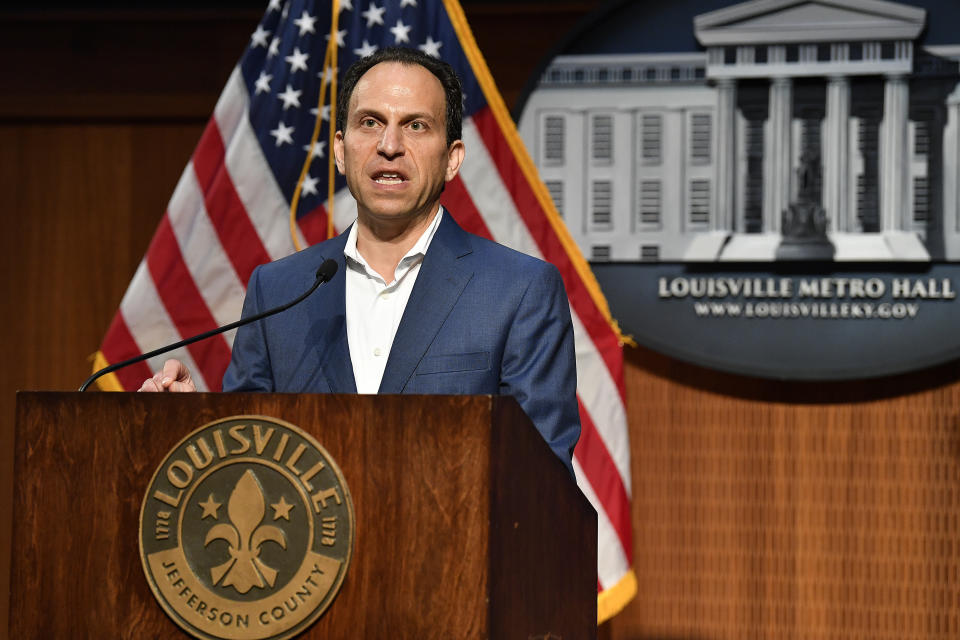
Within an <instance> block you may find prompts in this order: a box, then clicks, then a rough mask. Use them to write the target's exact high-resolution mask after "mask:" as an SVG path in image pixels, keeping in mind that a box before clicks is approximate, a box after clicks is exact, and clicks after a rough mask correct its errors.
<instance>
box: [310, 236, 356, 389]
mask: <svg viewBox="0 0 960 640" xmlns="http://www.w3.org/2000/svg"><path fill="white" fill-rule="evenodd" d="M347 233H348V231H347V232H344V233H343V234H341V235H340V236H338V237H337V238H336V240H335V241H334V243H331V249H330V251H329V252H328V253H329V254H330V255H328V256H326V257H330V258H333V259H334V260H336V261H337V266H338V269H337V273H336V275H334V277H333V279H332V280H330V281H329V282H327V283H326V284H324V285H323V287H324V289H325V291H324V294H325V295H322V296H317V295H314V296H311V298H312V299H310V300H309V303H310V305H311V307H312V308H311V309H309V310H308V314H307V317H308V318H310V331H309V333H308V340H309V343H308V345H307V346H308V348H312V349H314V350H315V353H316V357H317V360H316V363H317V365H318V366H317V371H316V372H315V373H314V375H315V376H316V378H317V379H318V381H319V380H321V379H325V380H326V382H327V385H328V386H329V388H330V392H331V393H356V392H357V383H356V380H355V379H354V377H353V364H352V363H351V361H350V346H349V343H348V342H347V321H346V290H347V288H346V282H347V277H346V276H347V267H346V259H345V257H344V255H343V247H344V245H345V244H346V236H347ZM318 293H319V292H318ZM319 387H320V385H317V384H310V385H309V386H308V388H307V389H306V390H308V391H322V390H323V389H322V388H319Z"/></svg>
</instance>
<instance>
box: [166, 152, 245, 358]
mask: <svg viewBox="0 0 960 640" xmlns="http://www.w3.org/2000/svg"><path fill="white" fill-rule="evenodd" d="M167 215H168V216H169V219H170V225H171V227H172V228H173V233H174V236H176V238H177V244H179V245H180V253H181V255H182V256H183V261H184V263H186V266H187V269H188V270H189V272H190V276H191V277H192V278H193V282H194V284H196V285H197V289H198V290H199V291H200V295H201V296H203V300H204V302H206V303H207V308H208V309H209V310H210V313H211V314H212V315H213V319H214V322H216V323H217V325H224V324H227V323H229V322H233V321H235V320H238V319H239V318H240V309H241V308H242V306H243V295H244V286H243V283H242V282H241V281H240V278H239V277H237V272H236V271H235V270H234V268H233V264H232V263H231V262H230V258H229V257H228V256H227V254H226V251H224V248H223V245H222V244H221V243H220V238H219V236H218V235H217V231H216V229H214V228H213V224H212V223H211V222H210V218H209V217H208V216H207V210H206V207H205V206H204V202H203V192H202V191H200V185H199V184H198V183H197V177H196V174H195V173H194V170H193V162H192V161H191V162H189V163H187V168H186V170H185V171H184V172H183V175H182V176H181V177H180V182H178V183H177V186H176V188H175V189H174V191H173V196H172V197H171V198H170V205H169V207H168V210H167ZM228 344H231V346H232V340H228Z"/></svg>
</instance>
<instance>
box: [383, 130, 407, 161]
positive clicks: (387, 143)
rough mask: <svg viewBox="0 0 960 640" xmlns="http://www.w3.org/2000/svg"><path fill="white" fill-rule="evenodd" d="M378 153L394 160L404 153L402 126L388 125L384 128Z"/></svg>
mask: <svg viewBox="0 0 960 640" xmlns="http://www.w3.org/2000/svg"><path fill="white" fill-rule="evenodd" d="M377 151H378V152H379V153H380V154H381V155H383V156H386V157H388V158H393V157H396V156H398V155H401V154H402V153H403V130H402V129H401V127H400V125H398V124H388V125H387V126H385V127H384V128H383V133H382V134H381V136H380V143H379V144H378V145H377Z"/></svg>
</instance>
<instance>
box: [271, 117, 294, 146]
mask: <svg viewBox="0 0 960 640" xmlns="http://www.w3.org/2000/svg"><path fill="white" fill-rule="evenodd" d="M291 134H293V127H288V126H287V125H285V124H283V123H282V122H281V123H280V124H278V125H277V128H276V129H273V130H272V131H270V135H272V136H273V137H274V138H276V140H277V146H278V147H279V146H280V145H282V144H284V143H287V144H293V137H292V135H291Z"/></svg>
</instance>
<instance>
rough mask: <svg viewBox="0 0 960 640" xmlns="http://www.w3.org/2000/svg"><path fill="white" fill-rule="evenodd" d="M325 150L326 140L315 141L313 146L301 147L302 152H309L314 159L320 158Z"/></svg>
mask: <svg viewBox="0 0 960 640" xmlns="http://www.w3.org/2000/svg"><path fill="white" fill-rule="evenodd" d="M326 148H327V141H326V140H317V141H316V142H314V143H313V145H312V146H311V145H309V144H305V145H303V150H304V151H309V152H310V154H311V155H312V156H313V157H314V158H322V157H323V154H324V151H325V150H326Z"/></svg>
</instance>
